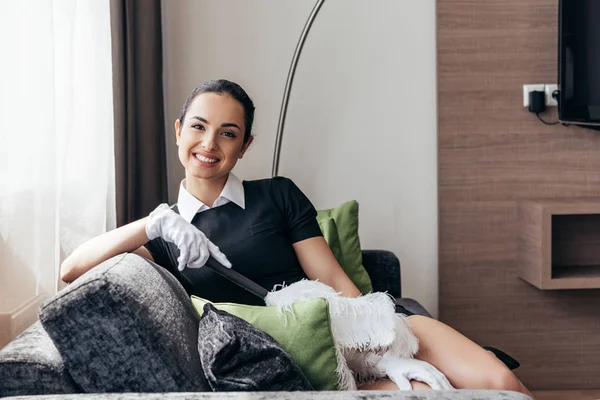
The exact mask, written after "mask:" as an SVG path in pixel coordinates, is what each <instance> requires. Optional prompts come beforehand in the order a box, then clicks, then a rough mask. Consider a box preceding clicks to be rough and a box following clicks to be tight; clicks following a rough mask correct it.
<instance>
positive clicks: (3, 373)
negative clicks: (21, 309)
mask: <svg viewBox="0 0 600 400" xmlns="http://www.w3.org/2000/svg"><path fill="white" fill-rule="evenodd" d="M80 392H81V389H80V388H79V387H78V386H77V385H76V384H75V382H74V381H73V378H71V375H69V373H68V372H67V370H66V369H65V366H64V362H63V359H62V357H61V356H60V354H59V352H58V350H57V349H56V347H55V346H54V343H52V340H51V339H50V337H48V334H47V333H46V331H45V330H44V328H42V325H41V324H40V322H39V321H38V322H36V323H35V324H33V325H32V326H31V327H29V328H28V329H27V330H25V332H23V333H21V334H20V335H19V336H18V337H17V338H16V339H15V340H13V341H12V342H10V343H9V344H8V345H6V347H4V348H3V349H2V350H1V351H0V397H4V396H19V395H22V396H29V395H40V394H66V393H80Z"/></svg>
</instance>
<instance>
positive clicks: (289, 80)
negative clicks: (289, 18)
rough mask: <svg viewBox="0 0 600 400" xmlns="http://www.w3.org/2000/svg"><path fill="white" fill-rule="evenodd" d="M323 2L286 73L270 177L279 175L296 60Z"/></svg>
mask: <svg viewBox="0 0 600 400" xmlns="http://www.w3.org/2000/svg"><path fill="white" fill-rule="evenodd" d="M324 2H325V0H317V2H316V4H315V6H314V7H313V9H312V11H311V13H310V15H309V17H308V20H307V21H306V24H304V29H303V30H302V34H301V35H300V39H299V40H298V44H297V45H296V51H295V52H294V57H293V58H292V64H291V65H290V70H289V71H288V76H287V80H286V82H285V91H284V92H283V100H282V101H281V110H280V111H279V123H278V124H277V135H276V136H275V151H274V152H273V169H272V170H271V177H274V176H277V174H278V173H279V157H280V155H281V141H282V138H283V128H284V126H285V117H286V115H287V107H288V103H289V101H290V92H291V90H292V83H293V82H294V74H295V73H296V66H297V65H298V59H299V58H300V53H302V47H303V46H304V42H305V41H306V37H307V36H308V32H309V31H310V27H311V26H312V23H313V21H314V20H315V17H316V16H317V14H318V13H319V10H320V9H321V6H322V5H323V3H324Z"/></svg>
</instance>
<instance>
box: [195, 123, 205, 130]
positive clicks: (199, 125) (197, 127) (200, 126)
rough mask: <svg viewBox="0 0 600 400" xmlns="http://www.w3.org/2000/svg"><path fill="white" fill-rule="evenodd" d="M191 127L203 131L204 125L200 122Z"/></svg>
mask: <svg viewBox="0 0 600 400" xmlns="http://www.w3.org/2000/svg"><path fill="white" fill-rule="evenodd" d="M192 128H194V129H200V130H202V131H203V130H204V125H201V124H195V125H192Z"/></svg>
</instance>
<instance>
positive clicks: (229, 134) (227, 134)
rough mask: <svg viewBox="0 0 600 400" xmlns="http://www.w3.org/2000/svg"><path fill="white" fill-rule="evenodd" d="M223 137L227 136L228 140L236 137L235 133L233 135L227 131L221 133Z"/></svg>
mask: <svg viewBox="0 0 600 400" xmlns="http://www.w3.org/2000/svg"><path fill="white" fill-rule="evenodd" d="M223 135H224V136H227V137H230V138H235V137H236V136H235V133H233V132H229V131H225V132H223Z"/></svg>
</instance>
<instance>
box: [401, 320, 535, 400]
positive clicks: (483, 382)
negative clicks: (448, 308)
mask: <svg viewBox="0 0 600 400" xmlns="http://www.w3.org/2000/svg"><path fill="white" fill-rule="evenodd" d="M408 320H409V321H410V325H411V327H412V331H413V332H414V334H415V336H416V337H417V338H418V339H419V352H418V353H417V355H416V357H415V358H417V359H419V360H423V361H426V362H428V363H430V364H431V365H433V366H434V367H436V368H437V369H439V370H440V371H441V372H442V373H443V374H444V375H446V377H447V378H448V380H449V381H450V383H451V384H452V386H454V387H455V388H457V389H494V390H512V391H515V392H521V393H524V394H526V395H528V396H530V397H531V398H533V395H532V394H531V392H529V390H527V388H526V387H525V386H524V385H523V384H522V383H521V381H519V379H517V377H516V376H515V375H514V374H513V373H512V372H511V371H510V370H509V369H508V368H507V367H506V366H505V365H504V363H503V362H502V361H500V360H498V358H496V356H494V354H492V353H490V352H488V351H486V350H485V349H483V348H482V347H480V346H479V345H477V344H476V343H474V342H473V341H471V340H469V339H468V338H467V337H465V336H463V335H461V334H460V333H459V332H457V331H455V330H454V329H452V328H450V327H449V326H447V325H445V324H443V323H441V322H439V321H436V320H434V319H432V318H428V317H424V316H421V315H412V316H410V317H408Z"/></svg>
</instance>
